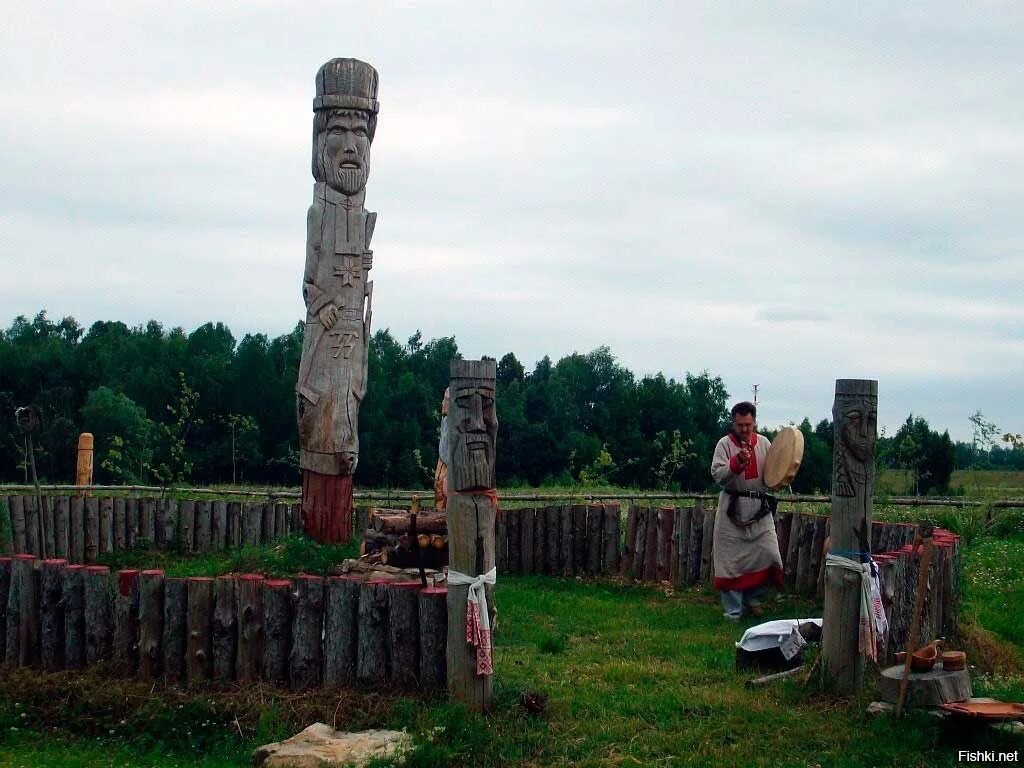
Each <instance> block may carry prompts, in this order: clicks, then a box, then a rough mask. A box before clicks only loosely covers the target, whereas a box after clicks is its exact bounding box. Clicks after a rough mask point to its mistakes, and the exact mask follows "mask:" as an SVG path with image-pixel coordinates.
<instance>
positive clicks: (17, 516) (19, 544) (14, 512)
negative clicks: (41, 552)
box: [8, 496, 28, 555]
mask: <svg viewBox="0 0 1024 768" xmlns="http://www.w3.org/2000/svg"><path fill="white" fill-rule="evenodd" d="M8 508H9V510H10V513H11V535H12V537H13V539H14V552H15V553H16V554H19V555H20V554H27V548H28V540H27V538H26V529H25V497H24V496H9V497H8Z"/></svg>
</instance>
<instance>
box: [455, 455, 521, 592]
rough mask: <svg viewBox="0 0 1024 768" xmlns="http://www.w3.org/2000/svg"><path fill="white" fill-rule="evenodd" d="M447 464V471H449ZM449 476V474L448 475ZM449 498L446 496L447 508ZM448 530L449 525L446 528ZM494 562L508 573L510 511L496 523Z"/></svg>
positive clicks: (501, 570) (499, 568) (499, 517)
mask: <svg viewBox="0 0 1024 768" xmlns="http://www.w3.org/2000/svg"><path fill="white" fill-rule="evenodd" d="M447 471H448V469H447V466H446V467H445V472H447ZM446 477H447V475H446ZM447 504H448V500H447V497H446V498H445V509H447ZM445 530H447V527H446V528H445ZM494 562H495V564H496V565H497V568H498V573H508V513H507V512H505V513H502V514H501V515H499V516H498V519H497V521H496V522H495V524H494Z"/></svg>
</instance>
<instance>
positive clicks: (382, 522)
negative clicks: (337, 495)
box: [359, 507, 448, 570]
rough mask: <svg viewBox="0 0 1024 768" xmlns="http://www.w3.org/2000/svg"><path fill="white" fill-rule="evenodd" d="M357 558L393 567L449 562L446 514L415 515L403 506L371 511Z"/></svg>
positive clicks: (443, 565) (425, 566)
mask: <svg viewBox="0 0 1024 768" xmlns="http://www.w3.org/2000/svg"><path fill="white" fill-rule="evenodd" d="M359 559H360V560H362V561H364V562H367V563H371V564H373V563H379V564H381V565H389V566H393V567H395V568H418V567H420V566H422V567H424V568H433V569H435V570H440V569H442V568H444V567H445V566H446V565H448V516H447V515H446V514H444V513H439V512H432V511H431V512H424V513H422V514H414V513H412V512H409V511H407V510H403V509H384V508H379V507H375V508H372V509H371V510H370V515H369V519H368V521H367V527H366V530H365V531H364V532H363V541H362V544H361V545H360V547H359Z"/></svg>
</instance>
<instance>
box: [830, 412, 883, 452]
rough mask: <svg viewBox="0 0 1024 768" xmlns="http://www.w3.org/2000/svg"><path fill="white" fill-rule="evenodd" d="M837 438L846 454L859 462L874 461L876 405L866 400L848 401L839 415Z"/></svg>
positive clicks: (876, 438)
mask: <svg viewBox="0 0 1024 768" xmlns="http://www.w3.org/2000/svg"><path fill="white" fill-rule="evenodd" d="M839 418H840V419H841V421H840V428H839V436H840V439H841V440H842V443H843V446H844V447H845V448H846V450H847V452H848V453H849V454H850V456H852V457H853V458H854V459H856V460H857V461H859V462H862V463H864V464H867V463H869V462H871V461H872V460H873V459H874V455H875V444H876V443H877V442H878V424H877V422H878V405H877V403H876V402H874V401H872V400H868V399H850V400H847V401H845V402H843V403H842V408H841V409H840V413H839Z"/></svg>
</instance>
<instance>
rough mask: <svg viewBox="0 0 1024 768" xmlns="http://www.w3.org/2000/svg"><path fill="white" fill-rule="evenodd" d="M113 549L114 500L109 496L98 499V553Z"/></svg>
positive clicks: (107, 552) (106, 552) (102, 553)
mask: <svg viewBox="0 0 1024 768" xmlns="http://www.w3.org/2000/svg"><path fill="white" fill-rule="evenodd" d="M113 551H114V500H113V499H112V498H110V497H109V496H105V497H104V498H102V499H100V554H101V555H106V554H109V553H110V552H113Z"/></svg>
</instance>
